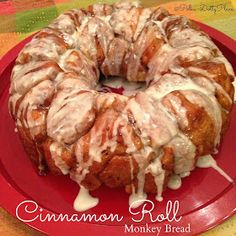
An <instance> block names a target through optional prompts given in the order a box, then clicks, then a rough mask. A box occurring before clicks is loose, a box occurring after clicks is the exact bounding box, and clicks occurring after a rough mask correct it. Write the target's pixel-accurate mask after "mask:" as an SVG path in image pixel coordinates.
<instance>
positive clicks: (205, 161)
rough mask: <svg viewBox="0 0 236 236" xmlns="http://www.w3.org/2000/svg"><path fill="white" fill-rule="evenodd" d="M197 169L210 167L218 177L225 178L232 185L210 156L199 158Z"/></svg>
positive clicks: (227, 176)
mask: <svg viewBox="0 0 236 236" xmlns="http://www.w3.org/2000/svg"><path fill="white" fill-rule="evenodd" d="M196 166H197V167H199V168H209V167H212V168H213V169H215V170H216V171H217V172H218V173H219V174H220V175H222V176H223V177H224V178H226V179H227V180H228V181H229V182H231V183H233V182H234V180H233V179H232V178H231V177H230V176H229V175H227V174H226V173H225V172H224V171H223V170H222V169H221V168H220V167H219V166H218V165H217V163H216V161H215V160H214V159H213V157H212V156H211V155H206V156H201V157H199V158H198V160H197V164H196Z"/></svg>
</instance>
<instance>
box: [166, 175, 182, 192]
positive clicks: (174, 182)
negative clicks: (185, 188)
mask: <svg viewBox="0 0 236 236" xmlns="http://www.w3.org/2000/svg"><path fill="white" fill-rule="evenodd" d="M181 185H182V180H181V177H180V176H179V175H176V174H173V175H171V177H170V179H169V181H168V184H167V186H168V188H170V189H173V190H176V189H179V188H180V187H181Z"/></svg>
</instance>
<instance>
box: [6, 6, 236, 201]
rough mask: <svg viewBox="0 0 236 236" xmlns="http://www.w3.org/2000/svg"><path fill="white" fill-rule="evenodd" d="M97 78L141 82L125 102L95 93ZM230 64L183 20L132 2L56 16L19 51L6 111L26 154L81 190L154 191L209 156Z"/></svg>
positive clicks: (226, 100)
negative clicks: (139, 88)
mask: <svg viewBox="0 0 236 236" xmlns="http://www.w3.org/2000/svg"><path fill="white" fill-rule="evenodd" d="M100 73H102V74H103V75H105V76H106V77H108V76H123V77H125V78H126V79H127V80H128V81H146V84H147V88H146V90H145V91H143V92H137V93H136V94H135V95H132V96H124V95H118V94H114V93H102V92H98V91H97V90H96V85H97V83H98V80H99V76H100ZM233 78H234V73H233V70H232V67H231V65H230V64H229V63H228V61H227V60H226V59H225V57H224V56H223V55H222V53H221V52H220V51H219V49H218V48H217V46H216V45H215V44H214V43H213V42H212V41H211V39H210V38H209V37H208V36H207V35H206V34H205V33H204V32H202V31H201V30H200V29H199V28H198V26H197V25H196V24H195V23H194V22H192V21H191V20H189V19H187V18H186V17H183V16H173V15H170V14H169V13H168V12H167V11H166V10H164V9H162V8H143V7H142V6H139V5H137V3H132V2H131V3H130V2H121V3H116V4H113V5H106V4H101V5H98V4H95V5H92V6H90V7H89V8H88V10H87V11H85V10H80V9H74V10H71V11H68V12H66V13H64V14H62V15H60V16H59V17H58V18H57V19H55V20H54V21H53V22H52V23H51V24H50V25H49V26H48V27H46V28H44V29H42V30H41V31H40V32H38V33H37V34H36V35H35V36H34V37H33V39H32V41H31V42H30V43H28V44H27V45H26V46H25V47H24V49H23V50H22V51H21V52H20V54H19V56H18V58H17V60H16V65H15V66H14V69H13V71H12V79H11V88H10V100H9V107H10V111H11V114H12V117H13V118H14V119H15V122H16V126H17V129H18V131H19V135H20V137H21V139H22V142H23V145H24V147H25V150H26V152H27V153H28V154H29V156H30V157H31V159H32V160H33V161H35V162H36V163H37V164H38V165H40V166H41V168H42V165H43V166H44V167H46V168H47V169H48V170H49V171H51V172H52V173H53V174H70V176H71V178H72V179H73V180H75V181H76V182H77V183H78V184H80V185H83V186H84V187H86V188H87V189H89V190H94V189H97V188H99V187H100V186H101V185H102V184H105V185H107V186H109V187H111V188H113V187H119V186H125V187H126V191H127V192H129V193H133V194H135V193H136V194H141V195H143V192H151V193H155V192H157V196H158V199H160V198H161V195H162V191H163V188H164V187H165V185H166V183H167V181H168V178H169V176H170V175H171V174H172V173H176V174H180V175H181V174H184V173H187V172H190V171H192V170H193V169H194V167H195V161H196V159H197V157H199V156H202V155H206V154H211V153H213V152H214V150H215V149H216V148H217V147H218V145H219V143H220V138H221V137H222V135H223V133H224V132H225V130H226V129H227V127H228V123H229V117H230V111H231V108H232V99H233V95H234V89H233V86H232V81H233Z"/></svg>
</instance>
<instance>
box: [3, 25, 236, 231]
mask: <svg viewBox="0 0 236 236" xmlns="http://www.w3.org/2000/svg"><path fill="white" fill-rule="evenodd" d="M200 26H201V27H202V29H203V30H204V31H206V32H207V33H208V34H209V35H210V36H211V37H212V38H213V39H214V41H215V43H216V44H217V45H218V47H219V48H220V49H221V51H222V52H223V53H224V55H225V56H226V57H227V58H228V60H229V61H230V62H231V63H232V65H233V67H234V68H236V60H235V57H236V43H235V41H234V40H232V39H230V38H229V37H227V36H226V35H224V34H222V33H220V32H219V31H216V30H215V29H212V28H210V27H208V26H206V25H203V24H200ZM30 39H31V37H30V38H27V39H26V40H24V41H22V42H21V43H19V44H18V45H17V46H16V47H14V48H13V49H12V50H11V51H9V52H8V53H7V54H6V55H5V56H4V57H3V58H2V60H1V62H0V139H1V142H0V189H1V194H0V203H1V206H2V207H4V208H5V209H6V210H7V211H8V212H10V213H11V214H12V215H13V216H16V207H17V205H18V204H19V203H21V202H22V201H24V200H27V199H30V200H33V201H35V202H37V204H38V205H39V206H40V208H42V209H43V211H42V212H40V209H38V210H37V211H35V212H33V213H27V212H26V211H23V210H22V208H19V209H21V210H20V211H19V216H20V217H21V218H23V219H33V218H34V217H36V216H38V218H37V219H36V220H34V221H32V222H26V223H27V224H28V225H30V226H31V227H34V228H36V229H38V230H40V231H41V232H44V233H47V234H50V235H55V234H56V235H61V234H62V232H67V234H73V233H75V232H80V234H81V235H95V233H96V235H123V234H124V230H125V226H124V225H125V224H132V223H133V224H134V222H133V221H132V217H133V216H132V215H131V214H130V213H129V210H128V195H127V194H126V193H124V190H123V189H122V190H121V189H113V190H111V189H108V188H105V187H103V188H102V189H99V190H98V191H95V192H94V193H93V195H94V196H97V197H99V198H100V204H99V205H98V206H97V207H95V208H93V209H91V210H89V211H87V212H86V214H96V215H97V216H99V215H101V214H107V215H109V214H110V213H113V214H119V215H120V216H123V217H124V218H123V220H122V221H121V222H112V223H111V222H109V223H107V222H104V223H101V222H100V223H95V222H91V223H89V222H74V223H72V222H70V223H69V222H66V221H63V222H57V223H55V222H48V221H46V222H41V221H40V220H39V215H40V214H41V215H42V216H43V217H45V215H46V214H47V213H50V214H55V215H58V214H59V213H64V214H66V213H68V214H69V215H71V214H73V213H76V212H75V211H74V210H73V208H72V205H73V200H74V198H75V197H76V195H77V192H78V186H77V185H76V184H75V183H74V182H73V181H71V180H70V179H69V178H68V177H65V176H56V177H55V176H52V175H50V174H49V175H47V176H39V175H38V174H37V171H36V169H35V167H34V166H33V165H32V163H31V162H30V160H29V158H28V157H27V156H26V154H25V152H24V150H23V148H22V145H21V143H20V141H19V138H18V136H17V134H16V133H15V132H14V122H13V121H12V119H11V118H10V116H9V114H8V108H7V101H8V88H9V78H10V74H11V70H12V67H13V65H14V60H15V58H16V56H17V55H18V53H19V51H20V50H21V49H22V47H23V46H24V45H25V44H26V43H27V42H28V41H29V40H30ZM235 140H236V106H234V109H233V112H232V120H231V125H230V129H229V131H228V132H227V134H226V136H225V137H224V139H223V142H222V145H221V148H220V151H219V153H218V155H217V162H218V164H219V165H220V167H222V168H223V169H224V170H225V171H226V172H227V173H228V174H229V175H230V176H231V177H232V178H233V179H234V180H235V179H236V167H235V158H236V153H235ZM235 199H236V186H235V184H230V183H229V182H228V181H227V180H225V179H224V178H223V177H222V176H221V175H219V174H218V173H217V172H216V171H214V170H213V169H196V170H195V171H193V173H192V174H191V176H190V177H188V178H186V179H184V181H183V185H182V187H181V188H180V189H179V190H175V191H174V190H169V189H168V190H167V191H166V192H165V193H164V201H163V202H162V203H157V202H156V201H155V200H154V197H153V196H150V200H153V202H154V203H155V208H154V210H153V212H152V214H153V216H154V217H155V216H157V215H159V214H160V213H163V212H165V207H166V203H167V200H172V201H175V200H179V202H180V209H179V212H178V216H182V219H181V221H180V222H178V223H177V222H172V223H171V225H172V226H187V225H188V224H190V225H191V233H190V234H188V235H195V234H198V233H200V232H204V231H206V230H208V229H210V228H212V227H214V226H216V225H218V224H220V223H222V222H223V221H224V220H226V219H227V218H228V217H230V216H232V215H233V214H234V213H235V211H236V202H235ZM26 210H28V211H32V210H34V209H33V205H32V204H31V205H30V206H28V208H27V209H26ZM78 214H79V215H81V213H78ZM146 223H149V226H151V227H162V231H161V235H164V234H165V233H164V231H165V225H166V224H167V223H168V222H167V221H164V222H161V223H159V222H156V223H151V222H150V218H149V217H145V218H144V220H143V221H142V223H140V225H139V226H141V225H145V224H146ZM134 226H137V224H134ZM176 234H177V235H179V234H178V233H176ZM126 235H127V233H126ZM135 235H139V233H137V234H135ZM148 235H152V233H148ZM154 235H157V233H154ZM171 235H174V233H173V234H171Z"/></svg>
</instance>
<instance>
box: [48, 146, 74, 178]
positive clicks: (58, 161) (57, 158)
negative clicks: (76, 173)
mask: <svg viewBox="0 0 236 236" xmlns="http://www.w3.org/2000/svg"><path fill="white" fill-rule="evenodd" d="M50 152H51V157H52V159H53V160H54V162H55V165H56V166H57V167H58V168H59V169H60V170H61V172H62V173H63V174H64V175H66V174H68V173H69V169H70V168H69V166H68V165H67V164H66V162H65V161H64V160H63V159H62V158H61V155H62V147H61V145H60V144H59V143H56V142H55V143H52V144H51V145H50Z"/></svg>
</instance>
